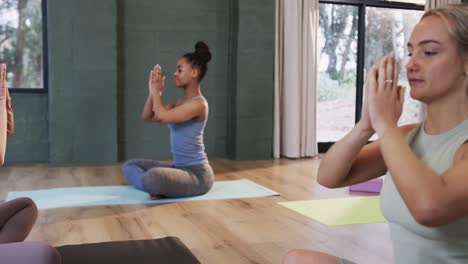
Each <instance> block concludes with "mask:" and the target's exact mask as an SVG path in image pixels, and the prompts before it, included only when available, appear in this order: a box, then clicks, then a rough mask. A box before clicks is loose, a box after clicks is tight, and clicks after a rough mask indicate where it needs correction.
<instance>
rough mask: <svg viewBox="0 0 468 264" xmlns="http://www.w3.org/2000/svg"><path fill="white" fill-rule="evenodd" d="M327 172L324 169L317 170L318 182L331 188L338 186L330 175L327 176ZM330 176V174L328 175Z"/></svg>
mask: <svg viewBox="0 0 468 264" xmlns="http://www.w3.org/2000/svg"><path fill="white" fill-rule="evenodd" d="M326 174H327V173H324V172H323V171H322V170H320V168H319V170H318V172H317V183H318V184H320V185H322V186H324V187H327V188H329V189H333V188H337V186H336V184H334V183H333V182H332V181H331V180H330V177H327V175H326ZM328 176H329V175H328Z"/></svg>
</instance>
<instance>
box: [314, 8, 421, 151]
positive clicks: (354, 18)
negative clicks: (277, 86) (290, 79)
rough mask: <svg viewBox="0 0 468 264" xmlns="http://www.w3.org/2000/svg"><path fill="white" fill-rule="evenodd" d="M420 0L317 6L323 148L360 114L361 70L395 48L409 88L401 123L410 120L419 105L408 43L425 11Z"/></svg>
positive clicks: (414, 118)
mask: <svg viewBox="0 0 468 264" xmlns="http://www.w3.org/2000/svg"><path fill="white" fill-rule="evenodd" d="M423 4H424V0H405V1H398V2H395V1H384V0H349V1H346V0H328V1H325V0H323V1H320V5H319V8H320V10H319V13H320V18H319V36H318V37H319V38H318V44H319V51H318V52H319V53H318V55H319V57H318V64H319V72H318V73H319V74H318V106H317V135H318V138H317V139H318V142H319V149H320V150H321V151H325V150H326V149H327V148H328V147H329V146H330V145H331V144H332V143H333V142H335V141H337V140H339V139H340V138H342V137H343V136H344V135H345V134H346V133H348V132H349V131H350V130H351V129H352V128H353V126H354V124H355V122H356V121H357V120H359V118H360V111H361V107H362V101H363V97H364V96H365V95H364V91H363V84H364V80H365V73H366V72H367V69H368V68H369V67H370V66H371V65H372V64H371V63H373V61H374V60H375V59H376V58H378V57H380V56H382V55H385V54H386V53H388V52H391V51H394V52H395V54H396V56H397V57H398V58H399V59H400V60H401V71H400V84H402V85H403V86H405V87H407V93H406V100H405V106H404V112H403V115H402V118H401V119H400V124H407V123H414V122H416V121H418V120H417V118H418V115H419V112H420V109H419V107H420V105H419V104H418V103H417V102H416V101H414V100H412V99H411V98H410V97H409V92H408V91H409V85H408V82H407V80H406V69H405V64H406V56H407V51H406V44H407V42H408V39H409V36H410V34H411V31H412V29H413V27H414V25H415V24H416V23H417V21H419V19H420V17H421V16H422V14H423V9H424V6H423Z"/></svg>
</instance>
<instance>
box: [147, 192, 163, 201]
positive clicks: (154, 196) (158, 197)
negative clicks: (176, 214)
mask: <svg viewBox="0 0 468 264" xmlns="http://www.w3.org/2000/svg"><path fill="white" fill-rule="evenodd" d="M163 197H164V196H162V195H156V194H151V193H150V199H151V200H159V199H161V198H163Z"/></svg>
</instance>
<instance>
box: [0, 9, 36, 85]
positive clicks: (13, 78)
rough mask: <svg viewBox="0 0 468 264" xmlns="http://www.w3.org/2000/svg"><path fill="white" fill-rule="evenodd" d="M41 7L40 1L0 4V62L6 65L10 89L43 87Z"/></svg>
mask: <svg viewBox="0 0 468 264" xmlns="http://www.w3.org/2000/svg"><path fill="white" fill-rule="evenodd" d="M44 1H45V0H44ZM43 6H45V3H42V1H41V0H1V1H0V62H1V63H6V64H7V69H8V71H7V78H8V85H9V87H10V88H13V89H15V88H21V89H42V88H44V87H45V81H44V65H45V63H44V54H43V50H44V49H43V45H44V40H43V35H44V34H43V10H45V8H43Z"/></svg>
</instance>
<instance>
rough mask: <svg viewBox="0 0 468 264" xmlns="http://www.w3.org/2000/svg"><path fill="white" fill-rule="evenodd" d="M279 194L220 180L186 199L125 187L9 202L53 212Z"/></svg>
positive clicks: (38, 194) (32, 194)
mask: <svg viewBox="0 0 468 264" xmlns="http://www.w3.org/2000/svg"><path fill="white" fill-rule="evenodd" d="M275 195H279V193H277V192H274V191H272V190H270V189H268V188H266V187H263V186H261V185H258V184H256V183H254V182H252V181H249V180H246V179H242V180H235V181H216V182H215V183H214V185H213V188H212V189H211V190H210V191H209V192H208V193H206V194H204V195H200V196H193V197H185V198H162V199H158V200H151V199H150V198H149V195H148V193H146V192H143V191H140V190H137V189H135V188H134V187H133V186H129V185H125V186H97V187H71V188H56V189H45V190H32V191H17V192H9V193H8V195H7V198H6V200H7V201H9V200H13V199H15V198H18V197H29V198H31V199H32V200H34V202H35V203H36V204H37V207H38V208H39V209H50V208H60V207H80V206H100V205H122V204H158V203H170V202H185V201H200V200H221V199H239V198H258V197H267V196H275Z"/></svg>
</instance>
